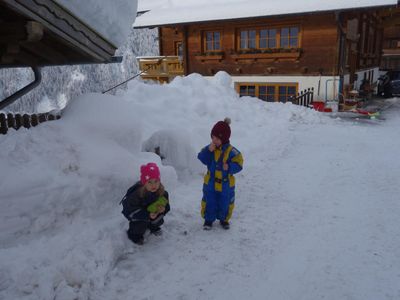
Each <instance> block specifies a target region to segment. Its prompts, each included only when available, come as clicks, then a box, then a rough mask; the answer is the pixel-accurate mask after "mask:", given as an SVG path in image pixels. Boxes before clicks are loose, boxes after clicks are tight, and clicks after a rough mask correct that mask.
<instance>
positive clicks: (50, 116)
mask: <svg viewBox="0 0 400 300" xmlns="http://www.w3.org/2000/svg"><path fill="white" fill-rule="evenodd" d="M55 119H56V118H55V117H54V115H52V114H48V115H47V121H54V120H55Z"/></svg>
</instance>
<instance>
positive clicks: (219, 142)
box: [211, 135, 222, 147]
mask: <svg viewBox="0 0 400 300" xmlns="http://www.w3.org/2000/svg"><path fill="white" fill-rule="evenodd" d="M211 141H212V143H213V144H214V145H215V146H217V147H219V146H221V144H222V142H221V140H220V139H219V138H217V137H216V136H214V135H213V136H211Z"/></svg>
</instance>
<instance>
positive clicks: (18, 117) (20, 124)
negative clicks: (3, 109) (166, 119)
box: [14, 114, 23, 130]
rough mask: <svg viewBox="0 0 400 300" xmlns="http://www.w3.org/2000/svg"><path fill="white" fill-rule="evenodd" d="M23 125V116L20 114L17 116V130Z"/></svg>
mask: <svg viewBox="0 0 400 300" xmlns="http://www.w3.org/2000/svg"><path fill="white" fill-rule="evenodd" d="M22 124H23V120H22V116H21V115H20V114H16V115H15V127H14V128H15V130H18V129H19V128H20V127H21V126H22Z"/></svg>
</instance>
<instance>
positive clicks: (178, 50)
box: [175, 41, 183, 57]
mask: <svg viewBox="0 0 400 300" xmlns="http://www.w3.org/2000/svg"><path fill="white" fill-rule="evenodd" d="M175 55H176V56H179V57H182V56H183V45H182V42H181V41H177V42H175Z"/></svg>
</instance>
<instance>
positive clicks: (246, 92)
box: [239, 85, 256, 97]
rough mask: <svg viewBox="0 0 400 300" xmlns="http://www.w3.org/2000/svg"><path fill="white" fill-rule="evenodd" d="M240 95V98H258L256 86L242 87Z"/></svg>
mask: <svg viewBox="0 0 400 300" xmlns="http://www.w3.org/2000/svg"><path fill="white" fill-rule="evenodd" d="M239 94H240V96H251V97H256V86H255V85H240V89H239Z"/></svg>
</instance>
